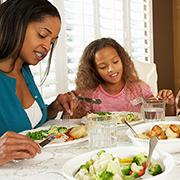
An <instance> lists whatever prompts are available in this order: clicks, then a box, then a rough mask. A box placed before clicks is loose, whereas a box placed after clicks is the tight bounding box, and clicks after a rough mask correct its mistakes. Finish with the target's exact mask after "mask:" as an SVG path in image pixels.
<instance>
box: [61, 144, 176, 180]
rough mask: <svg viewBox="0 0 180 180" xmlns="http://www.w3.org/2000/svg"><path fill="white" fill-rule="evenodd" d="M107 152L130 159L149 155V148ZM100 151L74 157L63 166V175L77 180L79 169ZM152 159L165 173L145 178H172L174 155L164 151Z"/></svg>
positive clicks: (157, 179) (113, 149)
mask: <svg viewBox="0 0 180 180" xmlns="http://www.w3.org/2000/svg"><path fill="white" fill-rule="evenodd" d="M104 150H105V151H106V152H108V153H111V154H112V155H113V156H116V157H122V158H123V157H128V156H134V155H136V154H138V153H141V152H145V153H147V154H148V148H142V147H135V146H127V147H115V148H107V149H104ZM99 151H100V150H95V151H91V152H87V153H84V154H81V155H79V156H76V157H74V158H73V159H70V160H68V161H67V162H66V163H65V164H64V166H63V174H64V175H65V176H66V177H67V179H69V180H75V178H74V177H73V175H74V173H75V172H76V171H77V170H78V169H79V167H80V165H81V164H84V163H85V162H86V161H88V160H89V159H90V158H91V157H92V156H93V155H95V154H97V152H99ZM152 158H153V159H154V160H157V161H160V162H161V163H163V165H164V169H165V170H164V171H163V173H161V174H159V175H156V176H152V177H150V178H145V179H147V180H166V179H168V177H169V176H170V175H169V174H170V173H171V171H172V170H173V168H174V158H173V157H172V155H170V154H168V153H166V152H162V151H156V150H155V151H154V152H153V156H152Z"/></svg>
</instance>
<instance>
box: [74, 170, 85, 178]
mask: <svg viewBox="0 0 180 180" xmlns="http://www.w3.org/2000/svg"><path fill="white" fill-rule="evenodd" d="M87 174H88V170H87V169H85V168H83V169H80V170H79V171H78V173H77V174H76V175H75V176H74V177H75V178H76V179H77V180H85V179H84V177H85V176H87Z"/></svg>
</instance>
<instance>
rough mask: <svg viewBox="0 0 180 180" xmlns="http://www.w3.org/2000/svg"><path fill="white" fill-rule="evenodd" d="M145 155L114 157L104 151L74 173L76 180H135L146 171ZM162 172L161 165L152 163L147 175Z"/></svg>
mask: <svg viewBox="0 0 180 180" xmlns="http://www.w3.org/2000/svg"><path fill="white" fill-rule="evenodd" d="M146 161H147V155H146V154H145V153H138V154H136V155H134V156H131V157H123V158H120V157H115V156H113V155H112V154H110V153H107V152H106V151H104V150H101V151H99V152H98V153H97V154H96V155H94V156H92V158H91V159H89V160H88V161H87V162H86V163H85V164H82V165H80V168H79V169H78V170H77V172H75V174H74V178H75V179H77V180H135V179H136V178H139V177H141V176H142V175H143V174H144V173H145V170H146ZM162 172H163V165H162V164H161V163H160V162H156V161H153V162H151V164H150V167H149V169H148V173H149V175H150V176H156V175H158V174H161V173H162Z"/></svg>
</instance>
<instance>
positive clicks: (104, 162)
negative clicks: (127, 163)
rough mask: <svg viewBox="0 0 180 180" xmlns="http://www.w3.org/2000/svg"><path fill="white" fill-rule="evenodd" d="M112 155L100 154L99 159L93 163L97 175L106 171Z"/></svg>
mask: <svg viewBox="0 0 180 180" xmlns="http://www.w3.org/2000/svg"><path fill="white" fill-rule="evenodd" d="M112 158H113V157H112V155H111V154H108V153H102V154H101V155H100V156H99V159H98V160H96V161H95V162H94V168H95V171H96V172H97V173H98V174H99V173H101V172H102V171H104V170H106V168H107V166H108V163H109V162H110V161H112Z"/></svg>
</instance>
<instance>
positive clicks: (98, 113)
mask: <svg viewBox="0 0 180 180" xmlns="http://www.w3.org/2000/svg"><path fill="white" fill-rule="evenodd" d="M96 114H97V115H99V116H106V115H111V114H112V113H111V112H96Z"/></svg>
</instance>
